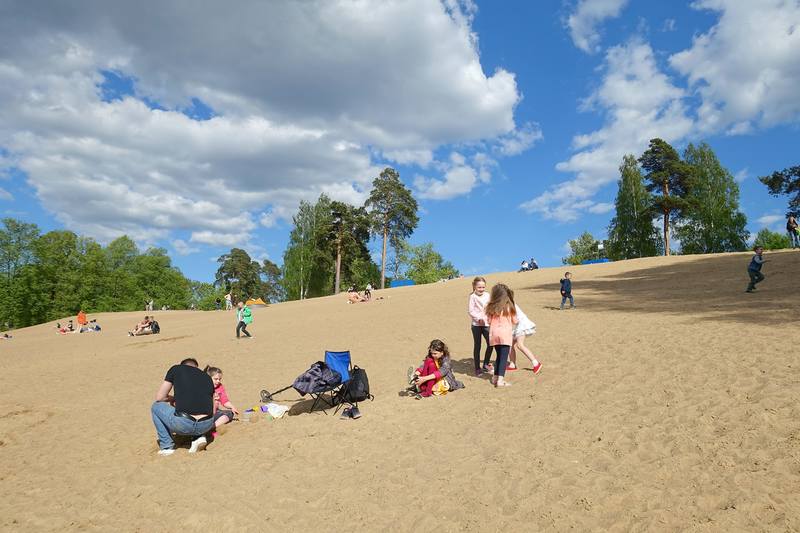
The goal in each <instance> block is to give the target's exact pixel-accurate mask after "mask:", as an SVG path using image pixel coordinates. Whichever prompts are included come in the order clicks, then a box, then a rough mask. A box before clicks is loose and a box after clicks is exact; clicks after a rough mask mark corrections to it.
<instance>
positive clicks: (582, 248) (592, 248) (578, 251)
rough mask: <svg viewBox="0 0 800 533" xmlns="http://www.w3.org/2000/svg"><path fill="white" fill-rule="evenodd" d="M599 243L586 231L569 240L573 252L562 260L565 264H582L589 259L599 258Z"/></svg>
mask: <svg viewBox="0 0 800 533" xmlns="http://www.w3.org/2000/svg"><path fill="white" fill-rule="evenodd" d="M599 244H600V243H599V242H598V241H597V239H595V238H594V237H593V236H592V234H591V233H589V232H588V231H584V232H583V234H582V235H581V236H580V237H578V238H577V239H573V240H571V241H569V247H570V250H572V253H570V255H569V256H567V257H564V258H562V259H561V262H562V263H564V264H565V265H580V264H581V263H582V262H583V261H586V260H587V259H597V258H599V257H600V251H599V247H598V245H599Z"/></svg>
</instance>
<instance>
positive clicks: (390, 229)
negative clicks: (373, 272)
mask: <svg viewBox="0 0 800 533" xmlns="http://www.w3.org/2000/svg"><path fill="white" fill-rule="evenodd" d="M365 207H366V208H367V209H369V210H370V215H371V216H372V230H373V232H375V234H376V235H380V236H381V237H382V238H383V251H382V252H381V289H383V288H384V287H385V286H386V244H387V243H388V242H392V243H399V242H400V240H401V239H405V238H406V237H408V236H409V235H411V233H413V231H414V229H415V228H416V227H417V223H418V222H419V218H418V217H417V201H416V200H415V199H414V197H413V196H412V195H411V191H410V190H408V189H407V188H406V186H405V185H403V182H401V181H400V174H398V173H397V171H396V170H395V169H393V168H386V169H384V171H383V172H381V175H380V176H379V177H377V178H375V180H374V181H373V182H372V192H370V194H369V198H368V199H367V202H366V204H365Z"/></svg>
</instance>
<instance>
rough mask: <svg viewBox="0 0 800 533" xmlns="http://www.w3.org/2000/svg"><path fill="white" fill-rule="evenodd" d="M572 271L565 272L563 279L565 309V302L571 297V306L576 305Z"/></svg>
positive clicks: (562, 306)
mask: <svg viewBox="0 0 800 533" xmlns="http://www.w3.org/2000/svg"><path fill="white" fill-rule="evenodd" d="M571 278H572V272H565V273H564V278H563V279H562V280H561V310H562V311H563V310H564V304H565V303H566V301H567V298H569V308H570V309H572V308H574V307H575V299H574V298H573V297H572V280H571Z"/></svg>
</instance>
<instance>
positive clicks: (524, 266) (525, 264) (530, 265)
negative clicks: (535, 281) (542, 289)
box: [519, 257, 539, 272]
mask: <svg viewBox="0 0 800 533" xmlns="http://www.w3.org/2000/svg"><path fill="white" fill-rule="evenodd" d="M538 268H539V263H537V262H536V259H534V258H533V257H531V260H530V261H527V260H525V259H523V260H522V263H520V265H519V271H520V272H527V271H529V270H537V269H538Z"/></svg>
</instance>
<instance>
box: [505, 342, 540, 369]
mask: <svg viewBox="0 0 800 533" xmlns="http://www.w3.org/2000/svg"><path fill="white" fill-rule="evenodd" d="M515 348H516V349H518V350H519V351H520V352H522V355H524V356H525V357H527V358H528V360H529V361H530V362H531V364H532V365H533V366H534V367H536V366H539V361H538V359H536V357H534V355H533V352H532V351H530V350H529V349H528V347H527V346H525V336H524V335H522V336H520V337H517V338H516V339H514V346H512V347H511V353H512V354H514V349H515ZM509 358H511V356H509ZM513 361H514V362H515V363H516V359H513Z"/></svg>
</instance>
